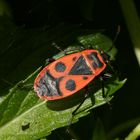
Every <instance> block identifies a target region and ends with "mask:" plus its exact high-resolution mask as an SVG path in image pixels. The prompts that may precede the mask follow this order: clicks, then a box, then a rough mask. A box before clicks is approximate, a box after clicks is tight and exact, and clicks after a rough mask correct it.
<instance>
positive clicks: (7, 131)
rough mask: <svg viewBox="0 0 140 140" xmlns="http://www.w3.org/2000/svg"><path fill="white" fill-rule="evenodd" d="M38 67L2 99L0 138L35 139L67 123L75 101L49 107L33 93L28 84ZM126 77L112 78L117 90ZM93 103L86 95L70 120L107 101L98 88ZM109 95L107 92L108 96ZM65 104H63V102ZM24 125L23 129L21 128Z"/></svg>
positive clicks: (0, 106) (0, 105)
mask: <svg viewBox="0 0 140 140" xmlns="http://www.w3.org/2000/svg"><path fill="white" fill-rule="evenodd" d="M38 72H39V69H38V70H37V71H36V72H35V73H33V74H32V75H30V76H29V77H28V78H27V79H26V80H25V81H21V82H20V83H18V84H17V85H15V86H14V87H13V88H12V89H11V90H10V92H9V94H8V96H7V97H6V98H5V100H4V101H3V102H2V103H1V104H0V109H1V110H0V116H1V118H0V119H1V120H0V126H1V127H0V139H3V140H6V139H14V138H16V139H26V140H28V139H30V140H32V139H33V140H35V139H38V138H41V137H43V136H46V135H49V134H50V133H51V131H52V130H55V129H57V128H59V127H63V126H67V125H69V123H70V121H71V118H72V112H73V111H74V109H75V108H76V106H77V105H74V106H73V107H71V108H67V109H65V110H52V109H50V108H49V107H48V106H47V102H46V101H41V100H40V99H39V98H38V97H37V96H36V95H35V93H34V91H33V89H30V88H28V87H27V85H28V84H30V83H32V82H33V80H34V78H35V76H36V74H37V73H38ZM124 83H125V81H124V80H123V81H114V82H113V83H112V84H111V83H110V86H111V85H113V86H114V88H115V89H116V90H117V89H119V88H120V87H121V86H123V84H124ZM112 92H114V90H112V89H109V91H108V94H113V93H112ZM93 95H94V96H93V97H92V98H95V102H94V104H93V103H92V100H91V99H90V98H88V99H87V100H86V101H85V102H84V104H83V105H82V106H81V108H80V109H79V110H78V113H77V115H75V116H74V119H73V122H76V121H77V120H78V119H79V118H80V117H83V116H85V115H87V114H88V113H89V111H90V110H91V109H93V108H96V107H98V106H101V105H103V104H105V103H106V100H105V99H104V98H103V97H102V93H101V90H99V91H97V92H96V93H94V94H93ZM111 99H112V97H109V96H107V100H111ZM63 106H66V104H63ZM23 128H25V129H23Z"/></svg>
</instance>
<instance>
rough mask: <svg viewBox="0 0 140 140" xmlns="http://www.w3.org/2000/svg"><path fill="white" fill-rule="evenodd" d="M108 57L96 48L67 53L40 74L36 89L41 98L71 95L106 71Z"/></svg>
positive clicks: (50, 98) (54, 98)
mask: <svg viewBox="0 0 140 140" xmlns="http://www.w3.org/2000/svg"><path fill="white" fill-rule="evenodd" d="M106 58H107V57H106V54H105V53H102V52H99V51H98V50H94V49H87V50H83V51H81V52H77V53H73V54H69V55H65V56H63V57H61V58H59V59H57V60H55V61H54V62H52V63H50V64H49V65H47V66H46V67H45V68H44V69H43V70H42V71H41V72H40V73H39V74H38V76H37V78H36V79H35V83H34V89H35V91H36V92H37V95H38V96H39V97H40V98H43V99H47V100H56V99H62V98H65V97H67V96H71V95H72V94H75V93H77V92H78V91H79V90H81V89H83V88H84V87H85V86H87V85H88V84H89V83H90V82H91V81H92V80H93V79H94V78H95V77H97V76H98V75H100V74H101V73H102V72H103V71H104V69H105V68H106Z"/></svg>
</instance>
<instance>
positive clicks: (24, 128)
mask: <svg viewBox="0 0 140 140" xmlns="http://www.w3.org/2000/svg"><path fill="white" fill-rule="evenodd" d="M29 127H30V123H27V124H25V125H22V126H21V128H22V130H23V131H25V130H26V129H28V128H29Z"/></svg>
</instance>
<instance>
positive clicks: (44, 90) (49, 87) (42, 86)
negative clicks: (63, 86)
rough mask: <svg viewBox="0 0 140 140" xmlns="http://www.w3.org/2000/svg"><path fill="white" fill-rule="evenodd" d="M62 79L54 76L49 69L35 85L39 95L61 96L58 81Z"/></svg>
mask: <svg viewBox="0 0 140 140" xmlns="http://www.w3.org/2000/svg"><path fill="white" fill-rule="evenodd" d="M61 79H62V77H61V78H59V79H56V78H54V77H53V76H52V75H51V74H50V73H49V71H47V72H46V74H45V75H44V76H43V77H42V78H41V79H40V81H39V85H38V86H37V87H38V88H37V90H38V93H39V94H40V96H58V95H59V96H61V95H62V94H61V92H60V90H59V81H60V80H61Z"/></svg>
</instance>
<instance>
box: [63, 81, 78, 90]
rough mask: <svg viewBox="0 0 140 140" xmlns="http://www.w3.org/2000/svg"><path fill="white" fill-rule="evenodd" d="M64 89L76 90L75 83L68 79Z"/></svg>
mask: <svg viewBox="0 0 140 140" xmlns="http://www.w3.org/2000/svg"><path fill="white" fill-rule="evenodd" d="M65 88H66V89H67V90H70V91H73V90H75V88H76V83H75V81H74V80H72V79H70V80H68V81H67V82H66V85H65Z"/></svg>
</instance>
